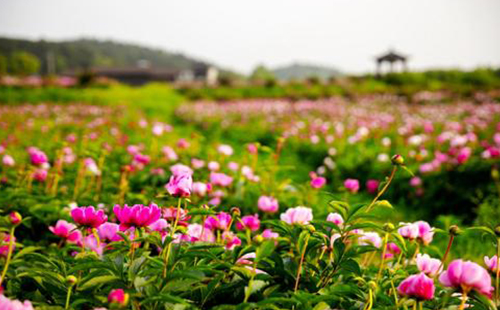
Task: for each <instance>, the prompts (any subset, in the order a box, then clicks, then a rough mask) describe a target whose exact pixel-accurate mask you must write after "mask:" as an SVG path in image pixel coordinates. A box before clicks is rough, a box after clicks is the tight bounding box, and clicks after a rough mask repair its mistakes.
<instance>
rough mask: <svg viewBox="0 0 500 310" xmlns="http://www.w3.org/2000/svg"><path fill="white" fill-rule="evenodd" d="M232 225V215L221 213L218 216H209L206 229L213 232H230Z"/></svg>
mask: <svg viewBox="0 0 500 310" xmlns="http://www.w3.org/2000/svg"><path fill="white" fill-rule="evenodd" d="M230 224H231V215H230V214H228V213H226V212H220V213H219V214H217V216H215V217H213V216H209V217H208V218H207V219H206V220H205V228H208V229H212V230H216V229H218V230H228V229H229V225H230Z"/></svg>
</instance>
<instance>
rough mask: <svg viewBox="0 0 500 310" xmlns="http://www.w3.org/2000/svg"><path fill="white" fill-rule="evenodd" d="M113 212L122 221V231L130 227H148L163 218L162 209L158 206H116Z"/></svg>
mask: <svg viewBox="0 0 500 310" xmlns="http://www.w3.org/2000/svg"><path fill="white" fill-rule="evenodd" d="M113 212H114V213H115V215H116V217H117V218H118V220H119V221H120V229H121V230H122V231H124V230H127V229H128V228H130V227H146V226H149V225H151V224H153V223H154V222H156V221H158V220H159V219H160V217H161V209H160V208H158V206H157V205H155V204H151V205H150V206H143V205H139V204H137V205H134V206H132V207H129V206H128V205H124V206H123V207H120V205H116V206H115V207H114V208H113Z"/></svg>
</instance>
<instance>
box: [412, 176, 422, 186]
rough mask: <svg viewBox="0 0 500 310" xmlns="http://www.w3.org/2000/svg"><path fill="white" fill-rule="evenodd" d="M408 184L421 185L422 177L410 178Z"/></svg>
mask: <svg viewBox="0 0 500 310" xmlns="http://www.w3.org/2000/svg"><path fill="white" fill-rule="evenodd" d="M410 185H411V186H412V187H419V186H420V185H422V179H421V178H419V177H413V178H411V179H410Z"/></svg>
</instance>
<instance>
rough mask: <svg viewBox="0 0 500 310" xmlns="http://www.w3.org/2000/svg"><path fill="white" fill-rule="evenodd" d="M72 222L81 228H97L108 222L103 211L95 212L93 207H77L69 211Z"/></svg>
mask: <svg viewBox="0 0 500 310" xmlns="http://www.w3.org/2000/svg"><path fill="white" fill-rule="evenodd" d="M71 217H72V218H73V221H75V223H77V224H78V225H81V226H86V227H92V228H97V227H99V226H101V224H103V223H104V222H106V221H107V220H108V217H107V216H106V214H104V211H103V210H96V209H94V207H92V206H90V207H77V208H74V209H73V210H71Z"/></svg>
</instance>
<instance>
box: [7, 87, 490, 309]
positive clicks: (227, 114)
mask: <svg viewBox="0 0 500 310" xmlns="http://www.w3.org/2000/svg"><path fill="white" fill-rule="evenodd" d="M79 91H80V92H81V97H79V96H80V94H78V93H72V90H65V92H64V94H71V96H69V95H68V96H67V97H65V98H67V100H60V101H59V100H51V101H52V102H43V101H46V98H48V97H43V99H40V100H29V101H30V102H31V103H25V102H26V101H24V102H22V101H21V102H9V104H8V105H6V104H5V105H0V129H1V130H0V159H1V162H0V211H1V215H2V217H1V230H0V272H1V278H0V291H1V295H0V309H9V310H10V309H16V310H17V309H47V310H49V309H51V310H52V309H54V310H55V309H134V310H141V309H142V310H146V309H179V310H180V309H314V310H321V309H325V310H326V309H346V310H347V309H362V310H370V309H465V308H467V309H496V306H497V305H499V304H500V296H499V285H500V284H499V280H500V275H499V274H500V268H499V267H498V258H497V257H499V256H500V226H499V225H500V206H499V204H500V203H499V194H500V176H499V172H498V164H499V162H500V105H499V104H498V102H497V100H496V99H494V98H492V97H490V96H488V95H487V94H479V93H478V94H476V96H474V97H472V98H469V99H453V102H449V98H447V102H444V101H443V100H441V97H440V96H439V95H435V94H432V93H424V94H420V97H419V98H420V99H419V100H418V101H419V102H418V103H415V102H412V103H410V102H407V101H406V100H405V99H403V98H401V97H398V96H396V95H380V94H379V95H363V96H361V95H360V96H359V97H353V98H347V97H333V98H330V99H319V100H315V101H309V100H299V101H289V100H281V99H280V100H278V99H276V100H274V99H273V100H260V99H259V100H257V99H252V100H240V101H231V102H223V103H214V102H208V101H199V102H184V103H182V104H181V103H179V102H180V101H181V100H180V99H179V98H178V97H175V99H172V100H171V101H170V102H171V104H170V105H167V104H165V103H164V102H166V101H162V100H167V98H164V97H160V95H157V94H156V93H155V91H154V89H148V90H146V91H145V93H143V92H142V91H143V90H127V92H126V95H124V96H115V94H112V93H111V92H113V91H116V89H113V88H111V89H109V90H102V91H92V93H91V95H89V94H87V93H84V92H85V90H79ZM121 91H123V90H121ZM23 92H25V93H24V94H23V96H28V94H27V91H26V90H23ZM33 92H37V93H38V94H37V95H36V96H38V95H40V92H41V91H40V90H39V89H38V90H33ZM54 94H57V93H52V94H50V96H52V97H57V96H54ZM61 94H62V93H61ZM14 95H15V94H14ZM9 96H13V95H12V94H9ZM34 96H35V95H33V97H29V98H30V99H33V98H34ZM43 96H49V95H48V94H44V95H43ZM100 96H101V97H100ZM102 96H106V97H102ZM144 96H146V97H147V98H146V99H144ZM157 96H158V97H157ZM167 96H172V98H173V97H174V96H179V95H178V94H175V95H174V94H170V93H169V94H167ZM52 97H51V98H52ZM59 97H61V96H59ZM9 98H14V97H9ZM19 98H21V97H19ZM24 98H28V97H23V99H24ZM103 98H104V99H103ZM141 98H142V99H143V100H145V101H144V102H143V103H141V102H140V100H141ZM159 98H161V99H159ZM169 98H170V97H169ZM25 100H26V99H25ZM168 100H170V99H168ZM13 101H15V100H13ZM40 101H42V102H40ZM173 102H175V104H174V103H173Z"/></svg>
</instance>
